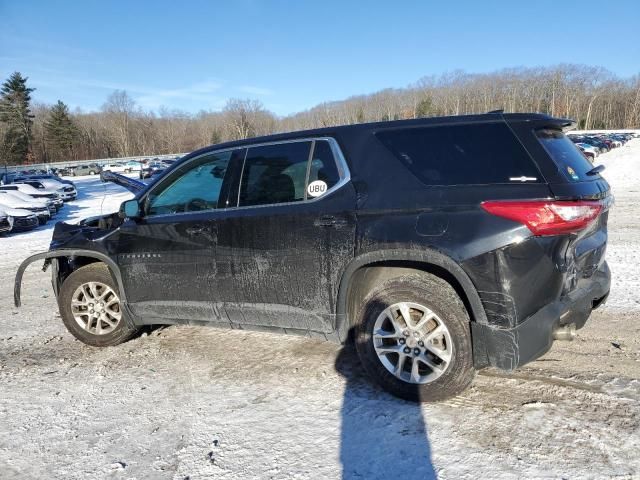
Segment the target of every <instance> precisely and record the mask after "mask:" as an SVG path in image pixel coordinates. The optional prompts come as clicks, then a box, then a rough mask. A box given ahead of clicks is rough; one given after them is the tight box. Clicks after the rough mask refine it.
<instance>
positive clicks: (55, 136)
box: [44, 100, 80, 159]
mask: <svg viewBox="0 0 640 480" xmlns="http://www.w3.org/2000/svg"><path fill="white" fill-rule="evenodd" d="M44 129H45V139H46V142H47V146H48V147H49V148H50V149H51V150H52V151H53V152H54V155H55V156H57V157H73V146H74V143H75V142H76V140H77V139H78V136H79V133H80V131H79V129H78V127H77V126H76V124H75V123H74V122H73V120H72V118H71V116H70V115H69V107H67V106H66V105H65V104H64V103H63V102H61V101H60V100H58V103H56V104H55V105H54V106H53V107H51V112H50V113H49V118H48V119H47V120H46V121H45V122H44ZM66 159H69V158H66Z"/></svg>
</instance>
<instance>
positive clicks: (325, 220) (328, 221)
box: [313, 215, 347, 227]
mask: <svg viewBox="0 0 640 480" xmlns="http://www.w3.org/2000/svg"><path fill="white" fill-rule="evenodd" d="M313 224H314V225H315V226H316V227H344V226H345V225H346V224H347V221H346V220H344V219H342V218H337V217H334V216H333V215H324V216H322V217H320V218H318V219H316V220H315V221H314V222H313Z"/></svg>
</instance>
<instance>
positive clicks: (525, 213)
mask: <svg viewBox="0 0 640 480" xmlns="http://www.w3.org/2000/svg"><path fill="white" fill-rule="evenodd" d="M481 206H482V208H483V209H485V210H486V211H487V212H489V213H491V214H492V215H496V216H498V217H503V218H508V219H509V220H513V221H515V222H520V223H522V224H523V225H525V226H526V227H527V228H528V229H529V230H531V232H532V233H533V234H534V235H562V234H567V233H575V232H579V231H580V230H583V229H585V228H586V227H587V226H588V225H589V224H590V223H591V222H592V221H594V220H595V219H596V218H597V217H598V215H600V212H602V210H603V208H604V205H603V203H601V202H599V201H586V200H582V201H545V200H531V201H500V200H497V201H489V202H483V203H482V204H481Z"/></svg>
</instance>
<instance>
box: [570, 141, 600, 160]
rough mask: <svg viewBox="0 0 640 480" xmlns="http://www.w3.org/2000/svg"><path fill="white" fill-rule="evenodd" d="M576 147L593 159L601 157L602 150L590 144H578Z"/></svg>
mask: <svg viewBox="0 0 640 480" xmlns="http://www.w3.org/2000/svg"><path fill="white" fill-rule="evenodd" d="M576 145H577V146H578V147H579V148H580V149H581V150H582V151H584V152H585V153H588V154H590V156H591V158H594V159H595V158H596V157H597V156H598V155H600V150H599V149H598V148H597V147H594V146H593V145H589V144H588V143H576Z"/></svg>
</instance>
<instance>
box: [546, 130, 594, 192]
mask: <svg viewBox="0 0 640 480" xmlns="http://www.w3.org/2000/svg"><path fill="white" fill-rule="evenodd" d="M536 136H537V137H538V139H539V140H540V143H542V146H543V147H544V148H545V150H546V151H547V153H548V154H549V156H550V157H551V158H552V159H553V161H554V162H555V163H556V165H557V166H558V168H559V169H560V170H561V171H562V172H563V174H564V175H565V176H566V177H567V179H568V180H569V181H572V182H578V181H580V180H589V176H588V175H587V172H588V171H589V170H591V169H592V168H593V165H591V163H590V162H589V160H587V159H586V158H585V156H584V155H583V154H582V152H581V151H580V150H579V149H578V147H576V146H575V144H574V143H573V142H572V141H571V140H569V139H568V138H567V137H566V135H565V134H564V133H562V131H560V130H552V129H543V130H538V131H536ZM592 178H597V177H592Z"/></svg>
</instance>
